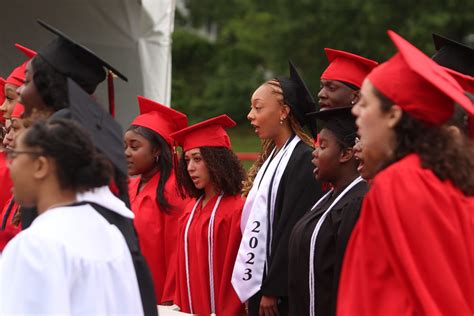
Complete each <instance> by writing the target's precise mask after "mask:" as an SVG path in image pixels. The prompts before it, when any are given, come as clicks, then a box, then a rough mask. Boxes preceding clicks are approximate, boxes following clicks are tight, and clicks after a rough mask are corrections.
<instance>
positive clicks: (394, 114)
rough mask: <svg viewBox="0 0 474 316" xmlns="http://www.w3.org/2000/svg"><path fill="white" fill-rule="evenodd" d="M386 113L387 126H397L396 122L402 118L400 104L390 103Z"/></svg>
mask: <svg viewBox="0 0 474 316" xmlns="http://www.w3.org/2000/svg"><path fill="white" fill-rule="evenodd" d="M386 115H387V118H388V126H389V127H390V128H395V126H397V124H398V122H400V120H401V119H402V115H403V110H402V108H401V107H400V106H398V105H396V104H394V105H392V107H391V108H390V110H388V112H387V113H386Z"/></svg>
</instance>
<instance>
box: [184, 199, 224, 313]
mask: <svg viewBox="0 0 474 316" xmlns="http://www.w3.org/2000/svg"><path fill="white" fill-rule="evenodd" d="M223 196H224V194H221V195H219V197H218V198H217V201H216V204H214V208H213V209H212V213H211V217H210V219H209V226H208V229H207V262H208V267H209V297H210V302H209V303H210V307H211V315H216V300H215V295H214V256H213V252H214V219H215V217H216V212H217V208H218V207H219V204H220V203H221V200H222V197H223ZM202 198H203V196H201V197H200V198H199V199H198V200H197V201H196V203H195V204H194V206H193V209H192V211H191V213H190V214H189V218H188V222H187V223H186V228H185V230H184V260H185V268H186V285H187V287H188V301H189V310H190V311H191V314H192V313H193V301H192V297H191V278H190V273H189V254H188V232H189V227H190V226H191V223H192V221H193V217H194V212H195V211H196V208H197V207H198V205H199V203H200V202H201V200H202Z"/></svg>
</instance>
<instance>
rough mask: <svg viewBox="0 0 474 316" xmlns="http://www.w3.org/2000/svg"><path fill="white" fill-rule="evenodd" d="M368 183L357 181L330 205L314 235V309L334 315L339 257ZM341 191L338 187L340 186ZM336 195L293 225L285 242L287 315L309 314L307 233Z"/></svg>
mask: <svg viewBox="0 0 474 316" xmlns="http://www.w3.org/2000/svg"><path fill="white" fill-rule="evenodd" d="M367 189H368V186H367V183H366V182H365V181H362V182H359V183H358V184H357V185H355V186H354V187H353V188H352V189H351V190H350V191H349V192H347V193H346V195H344V197H342V198H341V200H340V201H339V202H338V203H337V204H336V205H334V207H333V208H332V210H331V211H330V212H329V214H328V216H327V217H326V219H325V221H324V222H323V224H322V225H321V228H320V230H319V233H318V237H317V238H316V253H315V256H314V258H315V260H314V272H315V277H314V279H315V295H316V297H315V304H316V305H315V308H316V309H315V313H316V315H335V312H336V310H335V308H336V299H337V289H338V285H339V276H340V272H341V267H342V260H343V258H344V252H345V250H346V246H347V243H348V241H349V238H350V235H351V233H352V229H353V228H354V225H355V224H356V222H357V220H358V218H359V214H360V208H361V205H362V200H363V198H364V195H365V193H366V192H367ZM341 192H342V190H341ZM336 197H337V196H334V195H332V196H330V197H327V198H326V199H325V200H324V201H322V202H321V203H320V205H318V206H317V207H316V208H315V209H314V210H313V211H311V212H308V213H306V214H305V215H304V216H303V217H302V218H301V219H300V221H299V222H298V223H296V225H295V226H294V228H293V232H292V233H291V237H290V242H289V253H290V261H289V267H288V268H289V290H290V292H289V293H290V297H289V303H290V315H294V316H304V315H309V265H308V264H309V256H310V243H311V235H312V234H313V231H314V229H315V227H316V224H317V223H318V220H319V219H320V218H321V216H322V215H323V214H324V212H325V211H326V210H327V209H328V208H329V206H330V205H331V204H332V202H333V201H334V200H335V199H336Z"/></svg>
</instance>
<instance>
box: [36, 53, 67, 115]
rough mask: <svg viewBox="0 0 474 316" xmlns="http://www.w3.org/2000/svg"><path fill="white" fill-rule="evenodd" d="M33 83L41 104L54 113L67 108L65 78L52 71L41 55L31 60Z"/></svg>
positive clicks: (54, 70)
mask: <svg viewBox="0 0 474 316" xmlns="http://www.w3.org/2000/svg"><path fill="white" fill-rule="evenodd" d="M31 66H32V68H33V73H34V74H33V82H34V84H35V86H36V89H37V91H38V93H39V95H40V96H41V99H42V100H43V103H44V104H45V105H46V106H47V107H48V108H51V109H52V110H54V112H56V111H59V110H61V109H64V108H67V107H68V106H69V99H68V89H67V77H66V76H65V75H63V74H62V73H60V72H58V71H57V70H56V69H54V68H53V67H52V66H51V65H50V64H49V63H48V62H47V61H46V60H45V59H44V58H43V57H41V55H36V56H35V57H34V58H33V59H32V60H31Z"/></svg>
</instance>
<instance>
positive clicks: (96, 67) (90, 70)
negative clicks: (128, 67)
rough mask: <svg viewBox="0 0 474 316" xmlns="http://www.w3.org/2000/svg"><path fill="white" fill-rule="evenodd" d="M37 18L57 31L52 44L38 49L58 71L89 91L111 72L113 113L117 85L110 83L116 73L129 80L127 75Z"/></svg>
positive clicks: (94, 88)
mask: <svg viewBox="0 0 474 316" xmlns="http://www.w3.org/2000/svg"><path fill="white" fill-rule="evenodd" d="M37 22H38V23H39V24H40V25H41V26H43V27H44V28H45V29H47V30H48V31H50V32H51V33H53V34H55V35H57V37H56V38H55V39H53V40H52V41H51V42H50V43H49V44H48V45H46V46H44V47H42V48H41V49H40V50H39V51H38V55H40V56H41V57H43V58H44V59H45V60H46V61H47V62H48V63H49V64H50V65H51V66H52V67H53V68H54V69H56V70H57V71H58V72H60V73H62V74H63V75H65V76H67V77H69V78H71V79H73V80H74V81H75V82H77V83H78V84H79V86H81V87H82V89H84V90H85V91H86V92H87V93H89V94H92V93H94V91H95V90H96V88H97V86H98V85H99V83H101V82H102V81H104V80H105V78H106V76H107V75H108V78H109V102H111V104H110V112H111V114H112V115H113V114H114V112H115V105H114V104H113V101H114V100H113V85H112V87H110V86H111V84H112V83H111V82H112V78H113V76H112V74H114V75H116V76H118V77H120V78H121V79H123V80H125V81H128V79H127V77H125V76H124V75H123V74H122V73H120V72H119V71H118V70H117V69H115V68H114V67H112V66H111V65H110V64H108V63H107V62H106V61H104V60H103V59H102V58H100V57H98V56H97V55H96V54H95V53H94V52H93V51H91V50H90V49H89V48H87V47H85V46H83V45H81V44H79V43H77V42H76V41H74V40H73V39H71V38H70V37H69V36H67V35H66V34H64V33H63V32H61V31H60V30H58V29H56V28H55V27H53V26H51V25H49V24H47V23H45V22H43V21H41V20H38V21H37Z"/></svg>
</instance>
